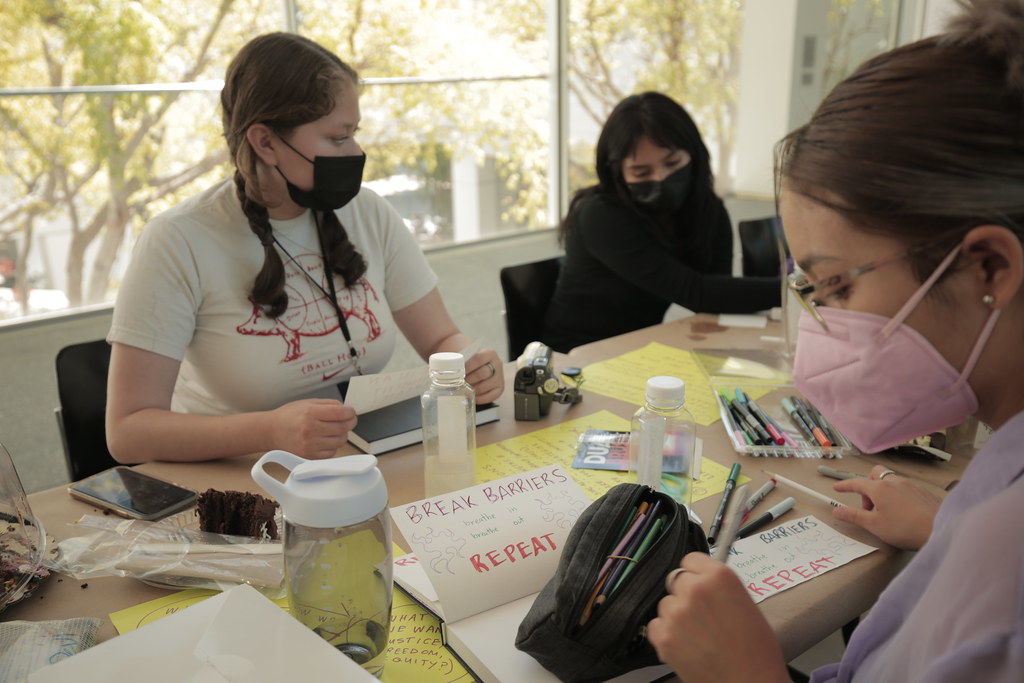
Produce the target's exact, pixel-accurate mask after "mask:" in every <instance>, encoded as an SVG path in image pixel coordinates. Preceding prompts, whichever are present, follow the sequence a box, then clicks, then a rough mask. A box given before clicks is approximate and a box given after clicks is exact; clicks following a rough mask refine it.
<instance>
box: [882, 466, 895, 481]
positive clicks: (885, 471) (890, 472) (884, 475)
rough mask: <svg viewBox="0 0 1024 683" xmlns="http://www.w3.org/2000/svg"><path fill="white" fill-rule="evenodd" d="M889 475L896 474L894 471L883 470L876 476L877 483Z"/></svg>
mask: <svg viewBox="0 0 1024 683" xmlns="http://www.w3.org/2000/svg"><path fill="white" fill-rule="evenodd" d="M890 474H896V471H895V470H888V469H887V470H884V471H883V472H882V473H881V474H879V475H878V481H882V480H883V479H885V478H886V477H888V476H889V475H890Z"/></svg>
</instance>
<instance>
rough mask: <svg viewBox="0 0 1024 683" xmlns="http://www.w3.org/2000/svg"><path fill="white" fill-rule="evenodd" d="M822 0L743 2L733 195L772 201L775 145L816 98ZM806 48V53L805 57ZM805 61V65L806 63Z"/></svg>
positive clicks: (806, 115) (824, 5) (821, 49)
mask: <svg viewBox="0 0 1024 683" xmlns="http://www.w3.org/2000/svg"><path fill="white" fill-rule="evenodd" d="M827 12H828V3H827V2H824V1H823V0H771V1H770V2H766V1H763V0H762V1H759V2H747V3H745V4H744V7H743V33H742V38H741V43H740V76H739V100H738V104H737V110H738V118H737V123H736V147H737V150H738V154H737V161H736V185H735V191H736V192H737V193H740V194H749V195H755V196H771V195H772V194H773V193H774V187H773V178H772V167H773V153H774V149H775V143H776V142H777V141H778V140H780V139H781V138H782V137H783V136H785V135H786V133H788V132H789V131H791V130H792V129H793V128H795V127H797V126H799V125H800V124H802V123H803V122H805V121H806V120H807V119H808V118H809V117H810V115H811V113H812V112H813V111H814V107H815V106H817V104H818V101H819V100H820V98H821V71H822V70H821V64H822V62H823V59H824V49H825V19H826V16H827ZM807 41H811V42H810V45H809V54H805V50H807V49H808V43H807ZM805 57H806V60H805Z"/></svg>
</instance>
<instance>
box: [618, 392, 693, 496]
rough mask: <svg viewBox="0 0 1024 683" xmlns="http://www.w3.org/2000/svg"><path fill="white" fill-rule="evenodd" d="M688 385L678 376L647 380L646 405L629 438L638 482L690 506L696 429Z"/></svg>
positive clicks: (630, 452) (630, 456)
mask: <svg viewBox="0 0 1024 683" xmlns="http://www.w3.org/2000/svg"><path fill="white" fill-rule="evenodd" d="M685 399H686V386H685V384H684V383H683V380H681V379H679V378H678V377H666V376H658V377H651V378H650V379H649V380H647V397H646V402H645V405H644V406H643V407H642V408H640V410H638V411H636V414H635V415H634V416H633V423H632V427H631V429H630V435H629V468H630V469H631V470H633V471H634V472H636V482H637V483H638V484H643V485H646V486H650V487H651V488H653V489H654V490H655V491H664V492H665V493H668V494H669V495H671V496H672V497H673V498H674V499H675V500H676V502H679V503H682V504H683V505H686V506H689V505H690V495H691V494H690V490H691V488H692V482H691V480H690V475H691V473H692V472H693V466H694V463H693V458H694V449H695V447H696V440H697V439H696V437H697V427H696V424H695V423H694V420H693V416H692V415H691V414H690V412H689V411H688V410H687V409H686V407H685Z"/></svg>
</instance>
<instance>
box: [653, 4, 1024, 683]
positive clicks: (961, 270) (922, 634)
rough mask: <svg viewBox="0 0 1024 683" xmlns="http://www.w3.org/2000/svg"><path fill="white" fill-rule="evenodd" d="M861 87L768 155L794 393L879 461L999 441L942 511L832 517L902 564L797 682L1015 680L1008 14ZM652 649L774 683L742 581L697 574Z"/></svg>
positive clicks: (929, 505) (1016, 239)
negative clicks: (793, 263)
mask: <svg viewBox="0 0 1024 683" xmlns="http://www.w3.org/2000/svg"><path fill="white" fill-rule="evenodd" d="M965 8H966V10H965V13H964V14H963V15H962V16H959V17H957V18H956V19H954V21H953V23H952V24H951V27H950V31H949V33H948V34H946V35H944V36H942V37H938V38H931V39H927V40H923V41H920V42H918V43H914V44H912V45H907V46H904V47H901V48H899V49H896V50H893V51H891V52H889V53H887V54H884V55H881V56H879V57H877V58H875V59H872V60H870V61H869V62H867V63H865V64H864V65H862V66H861V67H860V68H859V69H858V71H857V72H856V73H854V74H853V75H852V76H850V77H849V78H848V79H846V80H845V81H844V82H842V83H840V84H839V85H838V86H837V87H836V88H835V90H833V91H832V93H831V94H829V96H828V97H826V98H825V101H824V102H823V103H822V104H821V106H820V107H819V108H818V111H817V112H816V113H815V114H814V116H813V117H812V119H811V121H810V122H809V123H808V124H807V125H805V126H803V127H802V128H799V129H798V130H796V131H794V132H793V133H791V134H790V135H789V136H787V138H786V139H785V140H783V142H782V144H781V146H780V150H779V151H780V155H779V161H780V164H779V176H780V178H781V187H780V192H781V193H780V206H781V212H782V217H783V223H784V225H785V229H786V236H787V238H788V240H789V244H790V247H791V249H792V252H793V255H794V257H795V258H796V260H797V263H798V264H799V265H800V267H801V268H802V269H803V271H804V274H803V275H802V276H798V277H796V278H794V281H793V282H792V285H793V288H794V290H796V292H797V293H798V295H799V296H800V297H801V298H802V299H803V300H804V302H805V304H806V307H807V311H805V312H804V314H803V315H802V319H801V322H800V337H799V341H798V344H797V349H798V350H797V358H796V365H795V377H796V383H797V386H798V387H799V388H800V389H801V391H803V392H804V393H805V394H806V395H807V396H808V397H809V398H810V399H811V400H812V401H813V402H814V403H815V404H816V405H818V406H820V407H821V409H822V411H823V412H824V413H825V414H826V415H827V416H828V417H829V418H830V419H831V420H833V421H834V422H835V423H836V425H837V426H838V427H839V428H840V429H842V430H843V431H844V432H846V433H847V434H848V435H849V436H850V438H851V439H852V440H853V441H854V443H856V444H857V445H858V446H859V447H860V448H862V449H864V450H867V451H876V450H881V449H883V448H886V447H888V446H892V445H895V444H898V443H901V442H903V441H905V440H906V439H908V438H910V437H913V436H918V435H920V434H924V433H928V432H931V431H934V430H937V429H942V428H945V427H949V426H952V425H954V424H957V423H959V422H961V421H962V420H963V419H964V418H966V417H968V416H969V415H972V414H974V415H977V416H978V418H979V419H981V420H982V421H984V422H986V423H987V424H989V425H991V426H992V427H993V428H995V429H996V433H995V434H994V435H993V436H992V438H991V439H990V440H989V442H988V443H987V444H986V446H985V447H984V448H983V449H982V450H981V452H979V453H978V454H977V455H976V456H975V457H974V459H973V460H972V462H971V464H970V465H969V466H968V468H967V469H966V471H965V472H964V475H963V477H962V479H961V481H960V483H959V484H958V485H957V486H956V488H954V489H953V491H952V492H951V493H950V494H949V495H948V496H947V497H946V499H945V500H944V501H943V502H942V504H941V506H938V512H937V514H935V515H934V519H933V515H932V510H933V509H934V507H935V505H936V502H937V501H934V500H932V499H930V497H929V496H927V495H925V494H923V493H922V492H921V491H920V489H917V488H916V487H914V486H913V485H911V484H909V483H907V482H906V481H904V480H901V479H899V478H897V477H891V476H890V477H887V478H884V479H882V478H881V477H880V475H879V473H873V474H874V478H873V480H869V481H861V482H858V483H851V482H849V481H847V482H841V483H840V484H837V485H836V488H837V489H838V490H851V491H857V492H859V493H861V494H862V495H863V496H864V497H865V509H864V510H851V509H847V508H839V509H837V511H836V516H837V517H840V518H843V519H848V520H849V521H852V522H854V523H857V524H860V525H862V526H864V527H866V528H868V529H869V530H871V531H873V532H874V533H875V534H876V535H878V536H879V537H880V538H882V539H883V540H887V541H888V542H890V543H892V544H893V545H896V546H898V547H903V548H911V549H917V548H920V552H918V553H917V555H916V556H915V557H914V558H913V560H912V561H911V562H910V563H909V564H908V565H907V567H906V568H905V569H904V570H903V572H902V573H901V574H900V575H899V576H898V577H897V578H896V579H895V580H894V581H893V582H892V584H890V586H889V587H888V588H887V589H886V590H885V592H884V593H882V595H881V596H880V597H879V599H878V602H877V603H876V604H875V606H874V607H873V608H872V610H871V612H870V614H869V615H868V617H867V618H866V619H865V620H864V621H863V622H862V623H861V624H860V626H858V628H857V630H856V631H855V632H854V634H853V636H852V637H851V639H850V642H849V645H848V647H847V649H846V652H845V654H844V656H843V659H842V661H840V662H838V663H836V664H832V665H829V666H826V667H823V668H821V669H818V670H817V671H815V672H814V673H813V674H812V675H811V680H812V681H844V682H845V681H967V680H970V681H1022V680H1024V533H1022V531H1021V522H1020V520H1021V519H1022V518H1024V477H1022V476H1021V475H1022V474H1024V351H1022V349H1024V285H1022V283H1024V247H1022V240H1024V0H973V1H971V2H967V3H965ZM682 567H683V569H684V570H685V571H684V572H683V573H681V574H680V575H678V578H676V579H675V581H674V582H673V585H672V593H671V594H670V595H669V596H667V597H666V598H664V599H663V600H662V602H661V604H660V605H659V610H658V618H656V619H654V620H652V621H651V623H650V625H649V628H648V634H649V638H650V640H651V642H652V643H653V644H654V646H655V648H656V649H657V650H658V653H659V655H660V656H661V658H662V659H663V660H664V661H665V662H667V663H669V664H670V665H672V666H673V668H675V669H676V670H677V671H678V672H679V673H680V674H681V675H682V676H683V677H684V678H685V680H686V681H687V683H694V682H695V681H704V680H707V681H712V680H713V681H755V680H756V681H782V680H790V679H789V676H788V674H787V671H786V668H785V664H784V662H783V657H782V653H781V651H780V648H779V645H778V642H777V640H776V639H775V637H774V635H773V634H772V632H771V629H770V628H769V626H768V624H767V622H766V621H765V619H764V617H763V616H762V615H761V613H760V611H759V610H758V609H757V607H756V606H755V605H754V604H753V602H752V601H751V600H750V599H749V597H748V596H747V594H746V591H745V589H744V588H743V586H742V585H741V584H740V582H739V580H738V578H737V577H736V576H735V575H734V574H733V573H732V572H731V570H729V569H727V568H726V567H725V566H724V565H722V564H720V563H718V562H715V561H714V560H711V559H710V558H708V557H707V556H706V555H699V554H693V555H688V556H687V557H686V558H684V560H683V563H682Z"/></svg>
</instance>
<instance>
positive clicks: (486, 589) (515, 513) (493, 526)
mask: <svg viewBox="0 0 1024 683" xmlns="http://www.w3.org/2000/svg"><path fill="white" fill-rule="evenodd" d="M589 504H590V499H589V498H588V497H587V495H586V494H585V493H584V492H583V490H582V489H581V488H580V487H579V484H577V483H576V481H575V480H574V479H573V478H572V477H571V476H570V475H569V473H568V472H566V470H565V468H564V467H563V466H562V465H560V464H552V465H547V466H545V467H540V468H537V469H535V470H530V471H529V472H523V473H520V474H516V475H512V476H510V477H505V478H503V479H496V480H494V481H489V482H485V483H483V484H477V485H476V486H471V487H469V488H465V489H462V490H460V491H454V492H452V493H450V494H447V495H444V496H433V497H431V498H427V499H425V500H421V501H417V502H415V503H410V504H408V505H404V506H401V507H396V508H392V510H391V513H392V517H393V518H394V520H395V524H396V525H397V526H398V528H399V530H400V531H401V532H402V535H403V536H405V539H406V541H408V543H409V545H410V546H411V550H412V552H413V554H415V555H416V556H417V557H418V558H419V560H420V563H421V565H422V567H423V570H424V572H425V573H426V574H427V578H429V579H430V582H431V584H432V585H433V586H434V589H435V590H436V591H437V595H438V599H439V600H440V602H441V605H442V606H443V608H444V611H445V616H446V617H448V618H451V619H457V618H458V617H453V616H452V615H451V614H450V612H453V613H455V614H458V613H460V612H464V611H466V610H468V609H470V608H469V605H472V604H473V601H476V602H478V603H487V602H492V601H493V600H495V599H496V598H495V596H505V597H504V599H501V600H500V601H499V602H496V603H494V605H492V606H496V605H498V604H502V603H504V602H507V601H509V600H513V599H515V598H517V597H522V596H524V595H529V594H530V593H533V592H536V591H538V590H540V586H542V585H543V584H544V582H545V581H547V579H548V578H550V576H551V575H552V574H553V573H554V571H555V567H556V566H557V565H558V556H559V555H560V554H561V550H562V547H563V546H564V545H565V540H566V538H567V537H568V535H569V531H570V530H571V529H572V525H573V523H574V522H575V521H576V519H577V518H579V516H580V514H582V512H583V510H585V509H586V507H587V506H588V505H589ZM452 603H454V605H453V604H452ZM460 606H465V607H464V608H461V607H460ZM484 609H486V607H485V608H484ZM475 611H479V609H476V610H473V611H470V612H469V613H470V614H471V613H475Z"/></svg>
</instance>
